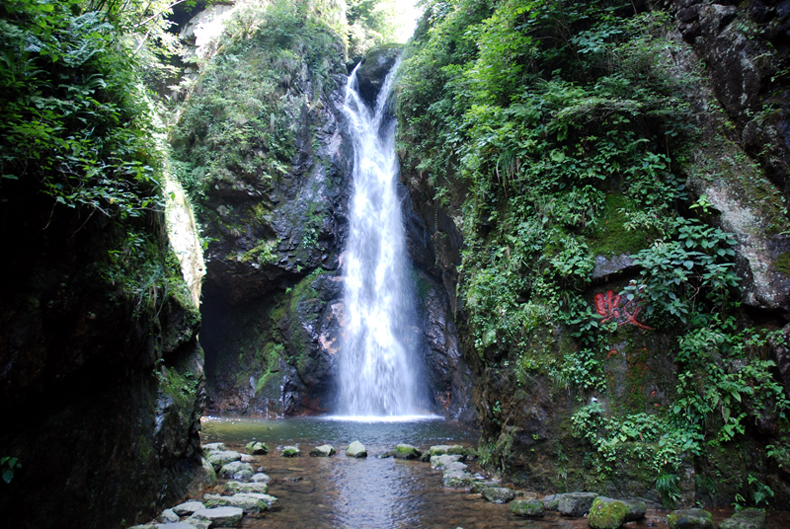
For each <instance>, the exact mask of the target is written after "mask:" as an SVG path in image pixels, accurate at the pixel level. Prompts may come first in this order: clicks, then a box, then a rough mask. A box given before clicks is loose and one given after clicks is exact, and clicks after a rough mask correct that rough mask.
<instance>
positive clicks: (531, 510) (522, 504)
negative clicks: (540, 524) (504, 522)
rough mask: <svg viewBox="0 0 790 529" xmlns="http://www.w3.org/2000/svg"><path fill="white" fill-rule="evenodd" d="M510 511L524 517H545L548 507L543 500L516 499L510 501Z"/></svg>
mask: <svg viewBox="0 0 790 529" xmlns="http://www.w3.org/2000/svg"><path fill="white" fill-rule="evenodd" d="M510 512H511V513H512V514H513V515H514V516H520V517H522V518H543V516H544V515H545V513H546V508H545V507H544V505H543V501H542V500H516V501H513V502H511V503H510Z"/></svg>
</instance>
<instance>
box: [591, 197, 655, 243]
mask: <svg viewBox="0 0 790 529" xmlns="http://www.w3.org/2000/svg"><path fill="white" fill-rule="evenodd" d="M637 210H638V207H637V206H636V205H634V203H633V202H632V201H631V200H629V199H628V198H626V197H625V196H624V195H621V194H619V193H612V194H609V195H606V207H605V208H604V211H603V213H602V215H601V220H600V222H599V224H598V227H597V229H596V230H595V232H594V233H593V235H592V237H590V238H589V239H588V245H589V247H590V252H591V253H592V254H593V255H603V256H605V257H609V256H612V255H623V254H633V253H636V252H638V251H639V250H642V249H643V248H647V247H648V245H649V244H650V238H651V235H654V234H650V233H645V232H644V231H643V230H632V231H628V230H627V229H625V223H626V221H627V220H628V217H627V215H626V213H627V212H629V211H637Z"/></svg>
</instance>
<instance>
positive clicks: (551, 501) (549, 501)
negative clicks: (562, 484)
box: [541, 494, 562, 511]
mask: <svg viewBox="0 0 790 529" xmlns="http://www.w3.org/2000/svg"><path fill="white" fill-rule="evenodd" d="M560 496H562V494H549V495H548V496H545V497H544V498H543V499H542V500H541V501H542V502H543V508H544V509H546V510H547V511H558V510H559V507H560Z"/></svg>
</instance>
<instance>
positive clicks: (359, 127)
mask: <svg viewBox="0 0 790 529" xmlns="http://www.w3.org/2000/svg"><path fill="white" fill-rule="evenodd" d="M398 63H399V61H398ZM398 63H396V64H395V66H394V67H393V68H392V71H390V73H389V74H388V76H387V78H386V80H385V82H384V84H383V86H382V88H381V91H380V92H379V94H378V97H377V100H376V102H375V105H374V108H372V109H371V108H370V107H368V106H367V104H366V103H365V102H364V101H363V99H362V98H361V97H360V95H359V93H358V80H357V71H358V70H359V66H357V68H356V69H355V70H354V72H353V73H352V74H351V76H350V77H349V80H348V85H347V89H346V100H345V106H344V112H345V113H346V116H347V118H348V134H349V136H350V137H351V139H352V142H353V147H354V172H353V182H354V189H353V193H352V199H351V205H350V219H349V237H348V243H347V247H346V252H345V262H344V263H343V264H344V267H345V270H344V296H343V297H344V306H345V314H346V319H347V324H346V328H345V333H344V339H343V343H342V344H341V349H340V352H339V353H338V354H339V359H338V365H339V375H338V399H337V406H336V413H337V416H338V417H341V418H343V419H345V420H352V419H356V420H381V419H382V418H387V419H388V420H408V419H410V418H412V419H413V418H415V416H419V417H426V416H429V417H430V415H428V413H427V412H426V411H425V408H426V407H427V404H428V398H427V395H428V391H427V384H426V383H425V377H424V375H423V373H424V369H423V358H422V356H423V355H422V354H420V353H421V351H422V350H423V345H422V340H421V333H420V330H419V326H418V325H417V313H416V306H415V293H414V292H415V289H414V285H413V281H412V277H411V264H410V262H409V259H408V256H407V252H406V235H405V230H404V227H403V219H402V213H401V198H400V197H399V196H398V189H397V181H398V176H399V167H398V161H397V156H396V154H395V126H396V123H395V119H394V116H393V115H392V112H391V111H390V109H389V107H388V100H389V96H390V91H391V88H392V83H393V79H394V76H395V72H396V71H397V66H398Z"/></svg>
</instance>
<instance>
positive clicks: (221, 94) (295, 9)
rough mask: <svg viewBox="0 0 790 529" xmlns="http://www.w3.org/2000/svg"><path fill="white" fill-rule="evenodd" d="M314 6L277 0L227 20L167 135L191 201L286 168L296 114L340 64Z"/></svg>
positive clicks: (313, 104)
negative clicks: (220, 40) (214, 50)
mask: <svg viewBox="0 0 790 529" xmlns="http://www.w3.org/2000/svg"><path fill="white" fill-rule="evenodd" d="M314 9H315V6H312V5H311V4H310V3H309V2H295V3H294V2H286V1H285V0H278V1H275V2H272V3H271V4H270V5H267V6H266V7H265V8H263V10H262V11H260V10H255V11H252V12H247V11H242V12H241V13H240V14H238V15H237V17H236V19H234V20H233V21H231V22H230V23H229V26H228V28H227V29H226V36H225V38H224V41H223V42H224V44H223V47H222V49H221V50H220V52H219V53H218V54H217V55H216V56H215V57H214V58H213V59H212V60H211V61H210V62H209V63H208V64H206V65H205V66H204V67H203V68H202V70H201V76H200V78H199V80H198V81H197V84H196V85H195V86H194V88H193V89H192V91H191V95H190V96H189V98H188V100H187V102H186V104H185V106H184V109H183V111H182V113H181V117H180V121H179V124H178V126H177V127H176V128H175V129H174V130H173V132H172V134H171V143H172V145H173V148H174V156H175V157H176V158H177V160H178V161H179V162H180V164H179V165H177V166H176V167H177V168H178V169H177V170H178V178H179V180H180V181H181V182H182V183H183V184H184V186H185V187H186V189H187V190H188V192H189V193H190V196H191V197H192V198H193V200H194V201H197V202H201V201H203V200H204V199H205V190H206V189H207V188H209V187H214V186H225V187H253V188H255V189H257V190H259V191H260V192H262V193H266V192H269V191H271V189H272V187H273V184H274V183H275V182H277V181H278V179H280V178H281V177H283V176H285V175H288V174H290V172H291V167H292V164H293V160H294V157H295V155H296V151H297V143H298V142H297V137H298V136H299V134H304V132H305V131H301V130H300V124H303V126H305V127H307V126H308V123H307V122H306V120H305V119H304V117H303V114H305V113H309V112H312V111H315V110H318V109H320V108H321V107H322V105H324V104H325V102H324V101H322V100H321V97H322V94H323V91H324V89H325V88H327V87H330V86H331V83H332V82H333V81H332V80H331V75H332V74H334V73H336V72H338V71H341V70H342V69H343V64H342V60H343V56H344V53H343V50H344V46H343V42H342V41H341V40H340V39H339V38H338V36H337V34H336V33H335V32H334V31H333V29H332V28H331V27H330V26H329V25H328V24H327V22H325V21H324V20H322V19H321V18H318V16H317V15H316V14H315V13H314ZM242 65H243V66H242Z"/></svg>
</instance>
